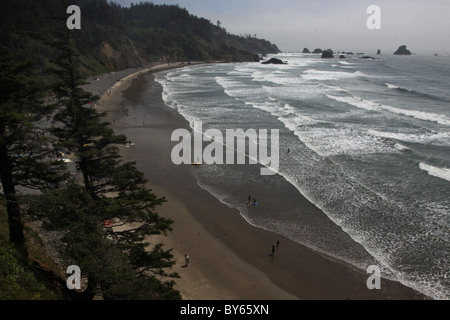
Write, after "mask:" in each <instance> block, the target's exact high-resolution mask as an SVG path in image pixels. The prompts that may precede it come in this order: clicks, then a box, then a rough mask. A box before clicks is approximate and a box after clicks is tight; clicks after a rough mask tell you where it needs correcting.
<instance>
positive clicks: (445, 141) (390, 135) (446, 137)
mask: <svg viewBox="0 0 450 320" xmlns="http://www.w3.org/2000/svg"><path fill="white" fill-rule="evenodd" d="M368 133H369V134H371V135H373V136H377V137H380V138H387V139H393V140H400V141H405V142H411V143H431V144H435V145H442V146H450V132H439V133H426V134H414V133H397V132H381V131H377V130H373V129H370V130H368Z"/></svg>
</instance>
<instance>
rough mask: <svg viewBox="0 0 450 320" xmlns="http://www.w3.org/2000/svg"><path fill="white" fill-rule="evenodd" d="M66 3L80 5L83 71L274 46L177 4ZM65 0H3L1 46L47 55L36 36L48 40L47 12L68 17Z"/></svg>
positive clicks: (245, 55)
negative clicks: (201, 16)
mask: <svg viewBox="0 0 450 320" xmlns="http://www.w3.org/2000/svg"><path fill="white" fill-rule="evenodd" d="M70 4H71V5H72V4H75V5H78V6H79V7H80V9H81V30H76V31H75V32H73V36H74V39H75V47H76V49H77V50H78V52H79V53H80V54H81V57H80V58H81V63H82V67H83V68H84V69H85V73H86V74H99V73H102V72H108V71H116V70H121V69H124V68H129V67H137V66H142V65H146V64H149V63H151V62H155V61H160V60H163V61H186V62H187V61H189V60H202V61H208V60H225V61H249V60H253V59H254V58H255V54H268V53H278V52H279V49H278V48H277V46H276V45H273V44H271V43H270V42H268V41H266V40H261V39H256V38H255V37H252V36H245V37H241V36H236V35H231V34H229V33H228V32H227V31H226V30H225V28H222V27H221V24H220V22H217V23H214V24H213V23H211V22H210V21H209V20H207V19H205V18H199V17H196V16H194V15H192V14H190V13H189V12H188V11H187V10H186V9H183V8H180V7H179V6H173V5H155V4H152V3H142V2H141V3H139V4H137V5H132V6H131V7H130V8H128V7H121V6H120V5H117V4H115V3H113V2H112V3H111V2H108V1H107V0H72V1H70ZM68 5H69V3H68V2H67V1H61V0H6V1H2V8H1V10H0V24H1V31H0V48H1V50H2V51H3V52H5V51H6V52H8V53H13V52H15V51H16V50H17V49H20V50H25V51H28V55H29V56H30V57H32V58H33V59H34V60H37V59H42V60H45V59H47V58H48V53H49V52H48V49H47V48H46V46H45V45H44V43H43V41H42V39H40V37H42V38H43V39H46V40H51V39H49V38H51V35H52V34H53V32H54V30H52V28H53V27H52V26H53V19H52V18H55V17H61V16H64V17H65V18H66V19H67V18H68V17H69V14H66V8H67V6H68ZM243 31H245V30H243ZM30 36H32V37H34V39H35V40H31V39H30ZM44 62H45V61H43V63H44Z"/></svg>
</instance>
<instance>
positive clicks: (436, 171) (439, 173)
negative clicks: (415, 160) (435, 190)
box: [419, 162, 450, 181]
mask: <svg viewBox="0 0 450 320" xmlns="http://www.w3.org/2000/svg"><path fill="white" fill-rule="evenodd" d="M419 168H420V169H421V170H424V171H427V172H428V174H429V175H430V176H433V177H437V178H441V179H444V180H447V181H450V169H449V168H439V167H434V166H432V165H429V164H426V163H423V162H421V163H420V164H419Z"/></svg>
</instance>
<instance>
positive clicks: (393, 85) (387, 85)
mask: <svg viewBox="0 0 450 320" xmlns="http://www.w3.org/2000/svg"><path fill="white" fill-rule="evenodd" d="M385 85H386V87H388V88H389V89H402V90H406V91H409V92H412V90H410V89H407V88H402V87H399V86H397V85H395V84H391V83H385Z"/></svg>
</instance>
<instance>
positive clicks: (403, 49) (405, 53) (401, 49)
mask: <svg viewBox="0 0 450 320" xmlns="http://www.w3.org/2000/svg"><path fill="white" fill-rule="evenodd" d="M394 54H395V55H403V56H409V55H412V52H411V51H409V50H408V49H406V46H405V45H403V46H400V47H399V48H398V50H397V51H395V52H394Z"/></svg>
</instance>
